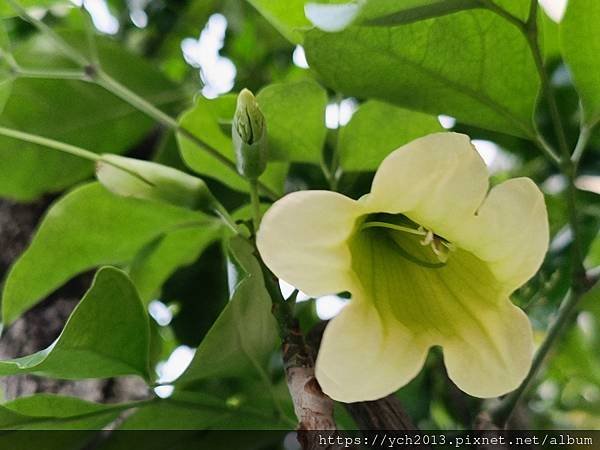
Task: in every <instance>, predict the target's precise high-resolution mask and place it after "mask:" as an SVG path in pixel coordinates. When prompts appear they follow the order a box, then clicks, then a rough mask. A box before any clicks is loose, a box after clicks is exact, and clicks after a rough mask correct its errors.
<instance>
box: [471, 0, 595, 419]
mask: <svg viewBox="0 0 600 450" xmlns="http://www.w3.org/2000/svg"><path fill="white" fill-rule="evenodd" d="M482 1H485V2H486V3H489V4H491V3H492V2H489V1H488V0H482ZM488 7H490V6H489V5H488ZM496 8H498V7H496ZM490 9H491V8H490ZM500 9H501V8H500ZM503 11H504V10H503ZM504 12H505V13H506V11H504ZM507 14H508V13H507ZM502 15H503V16H506V15H505V14H502ZM537 16H538V0H531V3H530V8H529V15H528V17H527V21H526V22H521V21H519V22H520V24H516V23H515V21H514V20H512V19H511V18H509V17H507V19H508V20H510V21H511V22H512V23H515V24H516V25H517V26H518V27H519V29H520V30H521V31H522V33H523V35H524V37H525V39H526V41H527V43H528V45H529V48H530V50H531V54H532V56H533V59H534V63H535V66H536V69H537V72H538V76H539V78H540V84H541V90H542V94H543V95H544V98H545V101H546V103H547V105H548V109H549V112H550V118H551V121H552V125H553V128H554V132H555V133H556V138H557V142H558V147H559V150H560V156H558V155H557V154H556V152H555V151H554V149H553V148H552V147H551V146H550V145H549V144H548V143H547V142H546V141H545V139H544V138H543V136H542V135H541V134H540V133H539V132H538V133H537V134H538V137H537V144H538V145H539V146H540V148H541V149H542V150H543V151H544V153H545V154H546V155H547V156H548V157H549V158H550V159H551V160H552V162H554V163H555V164H556V163H558V167H559V169H560V171H561V172H562V173H563V174H564V175H565V176H566V177H567V180H568V185H567V192H566V200H567V209H568V214H569V224H570V228H571V232H572V235H573V243H572V260H573V269H572V270H573V272H572V275H571V288H570V290H569V292H568V294H567V296H566V297H565V299H564V300H563V302H562V304H561V307H560V309H559V311H558V315H557V317H556V320H555V321H554V322H553V323H552V325H551V326H550V327H549V329H548V333H547V335H546V337H545V339H544V341H543V342H542V345H541V346H540V347H539V349H538V350H537V352H536V354H535V357H534V359H533V362H532V366H531V369H530V371H529V373H528V375H527V377H526V378H525V380H524V381H523V383H521V385H520V386H519V387H518V388H517V389H516V390H515V391H513V392H512V393H510V394H509V395H508V396H506V397H505V398H504V400H503V401H502V403H501V404H500V406H499V407H498V408H497V409H496V410H495V411H494V412H493V413H492V415H493V419H494V422H495V423H496V424H497V425H500V426H505V425H506V422H507V421H508V419H509V418H510V416H511V414H512V412H513V411H514V409H515V407H516V406H517V404H518V402H519V400H520V399H521V398H522V397H523V396H524V394H525V393H526V392H527V390H528V389H529V387H530V385H531V381H532V380H533V379H534V378H535V376H536V374H537V373H538V371H539V370H540V368H541V367H542V364H543V362H544V360H545V358H546V356H547V355H548V353H549V351H550V349H551V348H552V346H553V345H554V343H555V342H556V340H557V338H558V336H559V335H560V334H561V332H562V331H563V330H564V328H565V325H566V324H567V323H568V322H569V319H570V317H571V313H572V312H573V311H574V309H575V307H576V305H577V303H578V302H579V300H580V299H581V297H582V296H583V293H585V292H586V290H588V289H589V287H590V286H589V280H588V278H587V275H586V272H585V267H584V265H583V253H582V247H581V242H580V236H579V226H578V214H577V198H576V197H577V192H576V188H575V177H576V173H577V166H578V163H579V160H580V159H581V155H582V154H583V151H584V148H585V147H586V145H587V142H588V140H589V137H590V136H589V134H590V133H591V129H590V128H589V127H586V126H585V125H584V126H582V127H581V132H580V136H579V140H578V142H577V145H576V147H575V150H574V151H573V155H571V152H570V151H569V145H568V143H567V138H566V134H565V130H564V127H563V123H562V120H561V117H560V111H559V109H558V105H557V103H556V98H555V96H554V93H553V90H552V86H551V83H550V80H549V78H548V74H547V72H546V67H545V65H544V59H543V56H542V52H541V49H540V46H539V42H538V38H539V36H538V26H537V21H538V18H537Z"/></svg>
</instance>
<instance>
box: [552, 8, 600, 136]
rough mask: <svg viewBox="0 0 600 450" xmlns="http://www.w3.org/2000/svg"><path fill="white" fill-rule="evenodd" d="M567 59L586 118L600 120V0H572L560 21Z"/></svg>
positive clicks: (591, 120) (564, 53)
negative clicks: (599, 56) (599, 0)
mask: <svg viewBox="0 0 600 450" xmlns="http://www.w3.org/2000/svg"><path fill="white" fill-rule="evenodd" d="M560 39H561V44H562V49H563V55H564V57H565V60H566V62H567V64H568V66H569V68H570V69H571V72H572V74H573V80H574V82H575V86H576V87H577V90H578V91H579V95H580V96H581V103H582V104H583V107H584V111H585V115H586V117H585V119H586V122H587V123H589V124H592V123H597V122H598V121H600V60H599V59H598V55H600V2H598V1H596V0H571V1H570V2H569V3H568V6H567V12H566V14H565V17H564V18H563V20H562V22H561V24H560Z"/></svg>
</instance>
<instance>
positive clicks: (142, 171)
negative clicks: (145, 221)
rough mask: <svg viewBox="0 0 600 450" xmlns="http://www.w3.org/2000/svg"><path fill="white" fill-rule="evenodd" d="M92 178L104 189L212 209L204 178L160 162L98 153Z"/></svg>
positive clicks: (207, 210)
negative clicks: (99, 156) (100, 155)
mask: <svg viewBox="0 0 600 450" xmlns="http://www.w3.org/2000/svg"><path fill="white" fill-rule="evenodd" d="M96 178H97V179H98V181H100V183H101V184H102V185H103V186H104V187H105V188H107V189H108V190H109V191H111V192H113V193H114V194H117V195H120V196H124V197H134V198H140V199H145V200H157V201H161V202H165V203H170V204H172V205H175V206H180V207H184V208H189V209H193V210H202V211H205V212H212V211H214V204H215V200H214V198H213V196H212V193H211V192H210V191H209V189H208V187H207V186H206V184H205V183H204V181H202V180H201V179H200V178H196V177H193V176H191V175H188V174H186V173H184V172H181V171H179V170H176V169H173V168H171V167H167V166H163V165H161V164H157V163H153V162H149V161H142V160H139V159H133V158H126V157H124V156H118V155H102V157H101V159H100V160H99V161H98V162H97V163H96Z"/></svg>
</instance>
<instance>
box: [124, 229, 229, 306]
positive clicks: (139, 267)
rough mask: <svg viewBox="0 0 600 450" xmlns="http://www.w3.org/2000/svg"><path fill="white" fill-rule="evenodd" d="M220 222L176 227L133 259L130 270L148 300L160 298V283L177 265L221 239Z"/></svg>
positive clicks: (185, 262) (198, 254)
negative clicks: (191, 226)
mask: <svg viewBox="0 0 600 450" xmlns="http://www.w3.org/2000/svg"><path fill="white" fill-rule="evenodd" d="M221 232H222V227H221V225H220V224H219V223H214V224H208V225H206V226H204V227H202V228H197V227H194V228H182V229H175V230H173V231H171V232H170V233H165V234H162V235H160V236H159V237H157V238H156V239H155V240H153V241H152V242H150V243H149V244H148V245H147V246H146V247H145V248H144V249H143V250H142V251H140V252H139V253H138V255H137V256H136V257H135V259H134V260H133V263H132V264H131V267H130V269H129V273H130V276H131V279H132V280H133V281H134V283H135V285H136V287H137V288H138V291H139V293H140V296H141V298H142V300H143V301H144V302H147V301H149V300H152V298H153V297H154V298H156V296H157V295H158V294H159V290H160V287H161V286H162V285H163V283H164V282H165V281H166V280H167V279H168V278H169V277H170V276H171V275H172V274H173V272H174V271H175V269H177V268H179V267H183V266H188V265H190V264H192V263H193V262H194V261H196V260H197V259H198V257H199V256H200V254H201V253H202V252H203V251H204V249H205V248H206V247H207V246H208V245H210V244H211V243H212V242H214V241H215V240H216V239H218V238H219V237H220V235H221Z"/></svg>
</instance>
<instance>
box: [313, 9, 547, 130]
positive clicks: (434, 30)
mask: <svg viewBox="0 0 600 450" xmlns="http://www.w3.org/2000/svg"><path fill="white" fill-rule="evenodd" d="M519 3H521V5H523V3H522V2H518V1H517V0H505V1H503V2H502V4H503V5H506V6H511V7H515V6H519ZM523 6H525V5H523ZM305 49H306V53H307V58H308V61H309V64H310V65H311V67H312V68H313V69H315V70H316V71H317V72H318V73H319V74H320V75H321V76H322V78H323V81H324V82H325V84H327V85H328V86H330V87H331V88H333V89H336V90H338V91H340V92H343V93H344V94H348V95H354V96H357V97H363V98H364V97H373V98H379V99H382V100H385V101H388V102H392V103H395V104H398V105H400V106H404V107H408V108H410V109H415V110H418V111H424V112H428V113H431V114H441V113H444V114H448V115H451V116H454V117H457V118H458V119H459V120H461V121H464V122H466V123H469V124H472V125H476V126H479V127H482V128H487V129H491V130H496V131H501V132H505V133H509V134H513V135H516V136H525V137H531V136H533V135H534V131H533V125H532V116H533V111H534V107H535V104H536V98H537V92H538V88H539V80H538V76H537V72H536V69H535V64H534V62H533V59H532V56H531V53H530V49H529V48H528V45H527V42H526V41H525V39H524V37H523V36H522V34H521V32H520V31H519V30H518V29H517V27H515V26H514V25H512V24H511V23H509V22H508V21H506V20H505V19H504V18H502V17H500V16H499V15H497V14H494V13H493V12H491V11H487V10H483V9H473V10H467V11H461V12H458V13H454V14H450V15H445V16H441V17H437V18H434V19H428V20H424V21H419V22H414V23H410V24H406V25H401V26H393V27H384V26H371V27H364V26H351V27H349V28H347V29H346V30H344V31H342V32H340V33H325V32H323V31H320V30H312V31H309V32H308V33H307V34H306V38H305Z"/></svg>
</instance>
